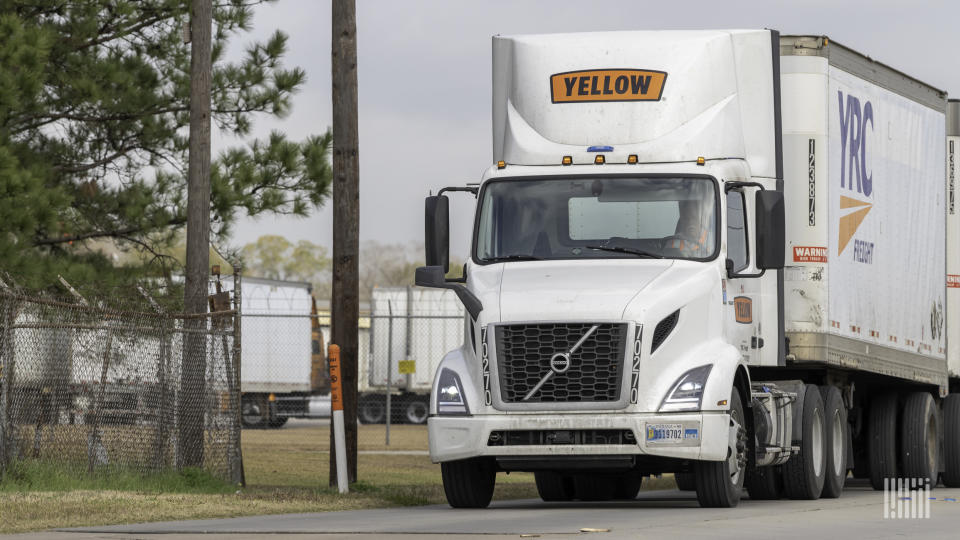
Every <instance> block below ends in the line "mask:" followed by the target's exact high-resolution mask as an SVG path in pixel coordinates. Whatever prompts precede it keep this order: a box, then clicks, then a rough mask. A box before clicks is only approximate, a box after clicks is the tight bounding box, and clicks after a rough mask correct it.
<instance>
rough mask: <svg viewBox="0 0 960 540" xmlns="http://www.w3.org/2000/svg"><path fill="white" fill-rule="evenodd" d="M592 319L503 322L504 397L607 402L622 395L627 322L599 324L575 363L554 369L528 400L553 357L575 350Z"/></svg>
mask: <svg viewBox="0 0 960 540" xmlns="http://www.w3.org/2000/svg"><path fill="white" fill-rule="evenodd" d="M593 326H594V324H592V323H582V324H581V323H572V324H571V323H559V324H513V325H503V326H497V329H496V339H497V366H498V369H499V373H500V395H501V398H502V399H503V401H504V403H569V402H604V401H618V400H619V399H620V381H621V377H622V375H623V356H624V347H625V344H626V337H627V336H626V334H627V333H626V325H624V324H597V325H596V326H597V327H598V328H597V330H596V331H595V332H594V333H593V334H592V335H591V336H590V337H589V338H587V340H586V341H584V342H583V344H582V345H581V346H580V348H579V349H578V350H577V351H576V352H574V353H573V354H572V355H571V356H570V368H569V369H568V370H567V371H565V372H564V373H554V374H553V375H552V376H551V377H550V379H549V380H548V381H547V382H546V383H545V384H544V385H543V386H542V387H541V388H540V389H539V390H537V391H536V392H534V394H533V395H532V396H530V399H528V400H526V401H523V398H524V396H526V395H527V393H528V392H530V391H531V390H532V389H533V388H534V387H535V386H536V385H537V383H539V382H540V380H541V379H543V377H544V376H545V375H546V374H547V373H548V372H550V371H551V367H550V359H551V358H552V357H553V356H554V355H555V354H557V353H564V352H567V351H569V350H570V348H571V347H573V346H574V345H575V344H576V343H577V341H579V340H580V338H582V337H583V336H584V335H585V334H586V333H587V332H588V331H589V330H590V328H591V327H593Z"/></svg>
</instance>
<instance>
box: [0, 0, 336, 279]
mask: <svg viewBox="0 0 960 540" xmlns="http://www.w3.org/2000/svg"><path fill="white" fill-rule="evenodd" d="M264 1H269V0H220V2H218V3H217V4H216V6H215V8H214V9H215V12H214V36H213V38H214V44H213V60H214V67H213V79H212V84H213V92H212V94H213V121H214V125H215V126H216V127H218V128H219V129H220V130H222V131H224V132H226V133H229V134H232V135H235V136H239V137H246V136H248V135H249V133H250V129H251V124H252V121H253V116H254V115H256V114H258V113H266V114H269V115H273V116H278V117H283V116H285V115H286V114H288V113H289V111H290V101H291V96H292V95H293V94H294V93H295V92H296V91H297V90H298V89H299V88H300V87H301V86H302V84H303V83H304V81H305V78H306V75H305V73H304V71H303V70H302V69H299V68H289V69H288V68H286V67H285V66H284V65H283V57H284V54H285V52H286V47H287V37H286V36H285V35H284V34H283V33H282V32H279V31H278V32H276V33H274V34H273V35H272V36H271V37H270V38H269V39H267V40H266V41H265V42H262V43H254V44H251V45H249V46H248V47H247V49H246V51H245V55H244V58H243V60H242V61H240V62H236V63H231V62H227V61H225V60H224V59H223V57H224V51H225V50H226V46H227V44H228V42H229V41H230V40H231V39H235V38H238V37H242V35H243V33H244V32H245V31H247V30H249V28H250V24H251V19H252V15H253V10H254V8H255V7H256V5H258V4H261V3H263V2H264ZM189 7H190V3H189V0H83V1H79V2H67V1H64V0H7V1H4V2H0V212H2V213H0V215H2V216H3V219H0V268H2V269H4V270H6V271H8V272H11V273H13V274H14V275H18V276H23V277H24V279H26V280H27V281H28V282H30V281H33V282H34V283H36V284H40V285H47V284H49V283H51V282H52V279H53V277H54V276H55V275H56V274H58V273H60V274H65V275H67V276H74V279H76V280H77V281H84V280H85V279H95V278H99V279H106V278H107V276H109V275H120V274H121V272H115V271H113V268H112V267H113V265H112V264H111V263H110V261H109V260H108V259H106V258H105V257H103V256H101V255H99V254H97V253H96V252H92V251H90V250H85V249H83V247H84V245H85V244H88V243H89V242H91V241H96V240H100V239H111V241H113V242H115V243H117V244H118V245H119V246H121V247H123V248H126V249H136V250H141V251H144V252H146V253H148V254H153V257H148V258H146V259H145V260H147V261H152V263H150V264H147V267H146V268H144V269H142V270H143V271H145V272H153V271H156V269H157V267H158V266H162V265H169V264H170V263H171V261H172V259H169V258H168V257H166V256H164V248H165V247H168V246H169V245H170V244H171V243H172V242H173V241H174V239H175V238H176V237H177V234H178V233H179V232H180V231H181V229H182V228H183V226H184V225H185V223H186V189H185V183H186V174H185V171H186V162H187V142H188V141H187V134H186V129H185V128H186V126H187V125H188V120H189V106H190V104H189V83H190V81H189V66H190V55H189V45H188V44H187V43H185V41H184V28H185V25H186V24H187V23H188V20H189ZM331 144H332V136H331V134H330V132H329V130H328V131H327V132H326V133H324V134H322V135H316V136H311V137H308V138H307V139H306V140H304V141H300V142H297V141H291V140H288V139H287V138H286V137H285V136H284V135H283V134H282V133H279V132H274V133H272V134H271V135H270V136H269V137H267V138H266V139H265V140H256V141H252V142H250V143H249V144H248V145H247V146H246V147H243V148H234V149H230V150H227V151H225V152H223V153H222V154H221V155H220V156H217V157H215V160H214V163H213V166H212V173H211V176H212V192H211V212H212V221H213V223H212V230H213V234H214V236H215V237H218V238H220V239H223V238H225V237H227V236H228V235H229V232H230V227H231V225H233V224H234V223H235V221H236V219H237V218H238V217H240V216H242V215H243V214H244V213H246V214H249V215H252V216H256V215H259V214H264V213H281V214H297V215H306V214H307V213H308V212H309V211H310V210H311V209H312V208H315V207H317V206H319V205H320V204H322V203H323V201H324V200H325V199H326V197H327V196H328V194H329V190H330V178H331V171H330V164H329V149H330V147H331ZM141 260H144V259H141ZM158 263H159V265H158ZM168 270H169V269H168ZM122 274H123V275H128V276H129V275H136V274H137V272H131V271H130V270H129V269H125V270H124V271H123V272H122ZM68 279H70V278H69V277H68Z"/></svg>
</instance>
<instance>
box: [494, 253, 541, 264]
mask: <svg viewBox="0 0 960 540" xmlns="http://www.w3.org/2000/svg"><path fill="white" fill-rule="evenodd" d="M542 260H543V257H537V256H536V255H521V254H518V253H515V254H513V255H501V256H499V257H490V258H487V259H484V261H488V262H503V261H542Z"/></svg>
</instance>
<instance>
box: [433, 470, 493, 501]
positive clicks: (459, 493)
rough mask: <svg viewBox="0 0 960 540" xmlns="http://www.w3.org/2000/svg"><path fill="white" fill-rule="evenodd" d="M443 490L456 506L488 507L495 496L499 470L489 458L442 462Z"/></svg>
mask: <svg viewBox="0 0 960 540" xmlns="http://www.w3.org/2000/svg"><path fill="white" fill-rule="evenodd" d="M440 473H441V475H442V476H443V492H444V494H445V495H446V496H447V502H448V503H449V504H450V506H452V507H454V508H486V507H487V506H489V505H490V499H492V498H493V487H494V484H495V483H496V480H497V470H496V468H495V466H494V462H493V460H492V459H489V458H471V459H461V460H458V461H447V462H444V463H441V464H440Z"/></svg>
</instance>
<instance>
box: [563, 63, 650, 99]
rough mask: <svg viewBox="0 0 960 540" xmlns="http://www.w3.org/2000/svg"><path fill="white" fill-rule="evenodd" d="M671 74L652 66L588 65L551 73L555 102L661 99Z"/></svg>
mask: <svg viewBox="0 0 960 540" xmlns="http://www.w3.org/2000/svg"><path fill="white" fill-rule="evenodd" d="M666 80H667V74H666V73H665V72H663V71H651V70H648V69H588V70H584V71H568V72H566V73H557V74H554V75H551V76H550V98H551V100H552V101H553V103H590V102H598V101H659V100H660V97H661V96H662V95H663V85H664V83H665V82H666Z"/></svg>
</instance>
